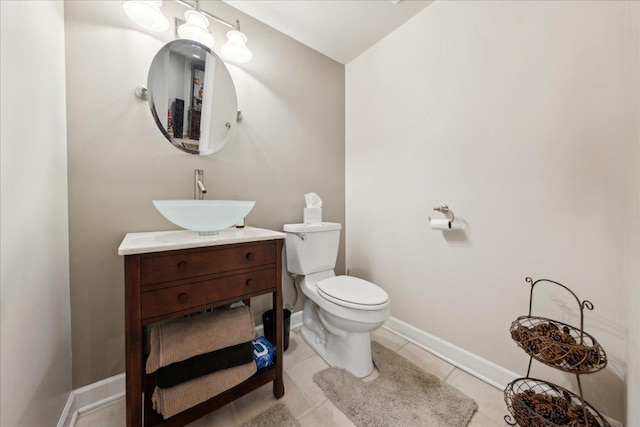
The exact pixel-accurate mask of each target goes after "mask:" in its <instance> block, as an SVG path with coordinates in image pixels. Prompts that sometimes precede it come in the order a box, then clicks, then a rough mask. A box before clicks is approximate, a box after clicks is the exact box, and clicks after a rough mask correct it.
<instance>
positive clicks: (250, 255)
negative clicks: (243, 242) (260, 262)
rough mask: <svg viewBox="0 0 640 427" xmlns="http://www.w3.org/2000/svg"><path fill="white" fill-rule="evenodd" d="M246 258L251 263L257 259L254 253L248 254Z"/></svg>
mask: <svg viewBox="0 0 640 427" xmlns="http://www.w3.org/2000/svg"><path fill="white" fill-rule="evenodd" d="M245 258H246V259H247V260H249V261H253V260H255V259H256V256H255V255H254V254H253V252H249V253H247V255H246V256H245Z"/></svg>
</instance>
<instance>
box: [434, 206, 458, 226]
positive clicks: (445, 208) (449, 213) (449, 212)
mask: <svg viewBox="0 0 640 427" xmlns="http://www.w3.org/2000/svg"><path fill="white" fill-rule="evenodd" d="M433 210H434V211H438V212H440V213H442V214H444V215H445V216H446V217H447V218H448V219H449V221H451V222H452V223H453V221H454V220H455V219H456V216H455V215H454V214H453V211H452V210H451V209H449V206H447V205H444V204H443V205H440V206H436V207H435V208H433ZM429 221H431V217H429Z"/></svg>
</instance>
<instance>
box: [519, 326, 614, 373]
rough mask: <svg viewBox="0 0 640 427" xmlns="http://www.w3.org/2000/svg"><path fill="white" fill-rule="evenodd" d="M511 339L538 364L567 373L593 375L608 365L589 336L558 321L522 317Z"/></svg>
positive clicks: (599, 347)
mask: <svg viewBox="0 0 640 427" xmlns="http://www.w3.org/2000/svg"><path fill="white" fill-rule="evenodd" d="M510 332H511V338H513V340H514V341H515V342H516V343H518V346H520V347H521V348H522V349H523V350H524V351H526V352H527V354H529V355H530V356H531V357H533V358H535V359H536V360H538V361H540V362H542V363H544V364H546V365H550V366H553V367H555V368H558V369H561V370H563V371H566V372H571V373H579V374H590V373H593V372H597V371H599V370H601V369H603V368H604V367H605V366H606V365H607V356H606V354H605V352H604V349H603V348H602V346H601V345H600V344H598V342H597V341H596V340H595V338H593V337H592V336H591V335H589V334H588V333H586V332H584V331H583V330H580V329H578V328H575V327H573V326H571V325H567V324H565V323H562V322H558V321H556V320H551V319H547V318H545V317H536V316H520V317H518V318H517V319H516V320H514V321H513V322H512V323H511V329H510Z"/></svg>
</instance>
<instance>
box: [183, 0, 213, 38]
mask: <svg viewBox="0 0 640 427" xmlns="http://www.w3.org/2000/svg"><path fill="white" fill-rule="evenodd" d="M197 7H198V2H197V1H196V8H197ZM184 19H186V20H187V22H185V23H184V24H182V25H180V26H179V27H178V35H179V36H180V38H181V39H189V40H195V41H197V42H199V43H202V44H203V45H205V46H206V47H208V48H212V47H213V45H214V44H215V42H216V39H215V38H213V36H212V35H211V33H210V32H209V20H208V19H207V17H206V16H204V14H203V13H202V12H200V11H199V10H197V9H196V10H187V11H186V12H185V13H184Z"/></svg>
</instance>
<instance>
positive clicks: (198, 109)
mask: <svg viewBox="0 0 640 427" xmlns="http://www.w3.org/2000/svg"><path fill="white" fill-rule="evenodd" d="M147 88H148V91H149V92H148V97H149V98H148V99H149V106H150V107H151V114H152V115H153V118H154V120H155V122H156V124H157V125H158V127H159V128H160V131H162V134H163V135H164V136H165V137H166V138H167V139H168V140H169V142H170V143H171V144H173V146H174V147H177V148H179V149H180V150H182V151H185V152H187V153H190V154H199V155H203V156H206V155H209V154H213V153H215V152H216V151H219V150H220V149H222V147H224V146H225V144H226V143H227V142H228V140H229V136H230V135H231V130H232V128H233V127H234V126H235V124H236V117H237V110H238V100H237V98H236V90H235V87H234V85H233V80H231V75H230V74H229V70H227V67H226V66H225V65H224V63H223V62H222V60H221V59H220V58H219V57H218V55H216V54H215V53H214V52H212V51H211V49H209V48H208V47H206V46H204V45H202V44H200V43H198V42H195V41H192V40H175V41H172V42H170V43H167V44H166V45H165V46H164V47H163V48H162V49H160V51H159V52H158V53H157V54H156V56H155V58H153V62H152V63H151V68H150V69H149V78H148V80H147Z"/></svg>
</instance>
